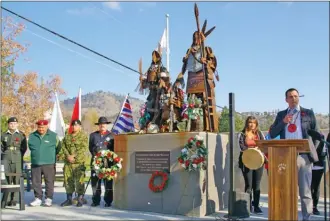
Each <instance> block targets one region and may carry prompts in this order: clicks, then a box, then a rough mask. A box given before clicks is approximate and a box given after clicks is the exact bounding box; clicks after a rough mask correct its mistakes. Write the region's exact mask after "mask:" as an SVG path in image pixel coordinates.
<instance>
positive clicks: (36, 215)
mask: <svg viewBox="0 0 330 221" xmlns="http://www.w3.org/2000/svg"><path fill="white" fill-rule="evenodd" d="M91 193H92V190H91V188H90V187H89V188H88V189H87V192H86V199H87V201H88V204H87V205H85V206H84V207H81V208H77V207H75V206H72V207H65V208H63V207H60V206H59V204H61V202H63V201H64V200H65V190H64V188H63V187H62V183H56V187H55V195H54V205H53V206H52V207H50V208H48V207H29V206H27V207H26V210H25V211H19V210H18V206H17V207H16V208H13V207H7V208H6V209H2V210H1V220H31V219H33V220H49V219H52V220H83V219H85V220H105V219H106V220H119V219H121V220H223V219H225V218H224V215H225V214H227V211H226V210H223V211H218V212H217V213H215V214H213V215H210V216H207V217H204V218H196V217H185V216H171V215H164V214H157V213H149V212H135V211H124V210H118V209H115V208H103V207H97V208H92V207H90V206H89V205H90V203H91ZM33 198H34V197H33V193H32V192H26V194H25V200H26V204H28V203H29V202H30V201H31V200H32V199H33ZM101 205H102V206H103V203H102V204H101ZM261 207H262V210H263V211H264V214H263V215H251V217H250V218H248V219H245V220H267V219H268V218H267V217H268V214H267V212H268V210H267V209H268V204H267V196H265V195H263V196H262V199H261ZM299 208H300V203H299ZM327 208H328V213H329V204H328V206H327ZM319 210H320V211H322V215H321V216H313V217H312V219H313V220H324V215H323V211H324V206H323V200H321V202H320V206H319ZM329 218H330V217H329V216H328V220H329Z"/></svg>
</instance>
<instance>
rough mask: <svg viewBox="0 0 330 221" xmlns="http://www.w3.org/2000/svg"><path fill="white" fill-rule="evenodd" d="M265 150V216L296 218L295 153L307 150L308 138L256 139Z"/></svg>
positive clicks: (296, 181)
mask: <svg viewBox="0 0 330 221" xmlns="http://www.w3.org/2000/svg"><path fill="white" fill-rule="evenodd" d="M256 143H257V146H258V147H259V149H260V150H261V151H262V152H264V153H268V219H269V220H298V196H297V194H298V172H297V155H298V153H309V152H310V149H309V144H308V140H307V139H299V140H298V139H297V140H284V139H283V140H258V141H256Z"/></svg>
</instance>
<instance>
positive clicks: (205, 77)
mask: <svg viewBox="0 0 330 221" xmlns="http://www.w3.org/2000/svg"><path fill="white" fill-rule="evenodd" d="M195 18H196V24H197V31H198V34H199V39H200V42H201V51H202V52H201V55H202V56H201V58H205V46H204V36H203V34H204V33H201V31H200V27H199V11H198V7H197V4H196V3H195ZM204 65H205V64H204V63H203V62H202V67H203V74H204V88H205V93H206V107H207V115H208V116H207V117H208V121H209V129H210V132H212V131H213V128H212V123H211V115H210V108H209V99H208V96H209V93H208V89H207V80H206V79H207V75H206V73H205V67H204Z"/></svg>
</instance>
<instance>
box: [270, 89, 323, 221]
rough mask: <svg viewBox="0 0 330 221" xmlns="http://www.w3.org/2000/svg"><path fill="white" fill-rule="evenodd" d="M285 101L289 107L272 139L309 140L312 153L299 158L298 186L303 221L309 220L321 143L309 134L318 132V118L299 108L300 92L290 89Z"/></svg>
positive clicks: (278, 119)
mask: <svg viewBox="0 0 330 221" xmlns="http://www.w3.org/2000/svg"><path fill="white" fill-rule="evenodd" d="M285 97H286V98H285V100H286V102H287V103H288V105H289V107H288V108H287V109H285V110H283V111H280V112H278V114H277V116H276V119H275V122H274V123H273V125H272V126H271V128H270V131H269V134H270V137H271V138H275V137H276V136H278V135H280V139H308V141H309V148H310V153H300V154H299V155H298V156H297V165H298V185H299V196H300V200H301V210H302V215H303V220H309V218H310V215H311V214H312V212H313V203H312V195H311V182H312V166H313V163H314V162H317V161H319V159H318V156H317V153H316V148H315V147H317V146H318V144H319V141H316V140H313V139H312V138H311V137H310V136H309V135H308V134H307V131H308V130H309V129H312V130H316V131H318V127H317V122H316V118H315V115H314V112H313V111H312V110H309V109H306V108H303V107H301V106H299V92H298V90H297V89H295V88H290V89H288V90H287V91H286V92H285Z"/></svg>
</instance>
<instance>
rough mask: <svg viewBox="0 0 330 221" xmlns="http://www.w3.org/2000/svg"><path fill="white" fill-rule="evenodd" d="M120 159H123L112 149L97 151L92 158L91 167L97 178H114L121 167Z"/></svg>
mask: <svg viewBox="0 0 330 221" xmlns="http://www.w3.org/2000/svg"><path fill="white" fill-rule="evenodd" d="M122 161H123V159H122V158H120V157H119V156H118V155H117V154H116V153H115V152H113V151H110V150H101V151H99V152H98V153H97V154H96V155H95V156H94V159H93V169H94V170H95V175H96V176H97V177H98V178H99V179H107V180H112V179H114V178H115V177H116V176H117V173H119V172H120V171H121V169H122V167H123V166H122V164H121V162H122ZM109 162H111V163H112V165H109Z"/></svg>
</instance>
